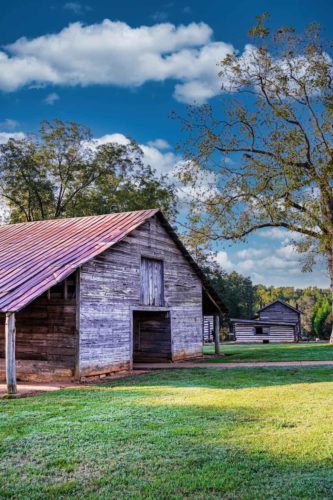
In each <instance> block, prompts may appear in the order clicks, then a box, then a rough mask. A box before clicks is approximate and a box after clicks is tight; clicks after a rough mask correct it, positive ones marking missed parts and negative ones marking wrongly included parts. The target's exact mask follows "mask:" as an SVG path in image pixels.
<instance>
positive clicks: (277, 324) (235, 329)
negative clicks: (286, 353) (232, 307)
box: [230, 299, 301, 343]
mask: <svg viewBox="0 0 333 500" xmlns="http://www.w3.org/2000/svg"><path fill="white" fill-rule="evenodd" d="M257 316H258V318H256V319H239V318H231V319H230V325H231V332H232V334H233V336H234V338H235V340H236V342H245V343H269V342H295V341H297V338H298V335H299V333H300V331H301V311H300V310H299V309H297V308H296V307H293V306H291V305H290V304H287V303H286V302H283V301H282V300H280V299H277V300H274V301H273V302H271V303H270V304H267V305H266V306H264V307H262V308H261V309H259V311H258V312H257Z"/></svg>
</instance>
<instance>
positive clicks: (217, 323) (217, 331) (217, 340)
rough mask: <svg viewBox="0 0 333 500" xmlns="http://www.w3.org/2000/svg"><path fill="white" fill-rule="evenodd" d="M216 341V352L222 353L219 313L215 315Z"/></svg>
mask: <svg viewBox="0 0 333 500" xmlns="http://www.w3.org/2000/svg"><path fill="white" fill-rule="evenodd" d="M214 341H215V354H220V317H219V315H218V314H215V315H214Z"/></svg>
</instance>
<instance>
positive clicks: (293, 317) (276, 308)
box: [257, 299, 302, 335]
mask: <svg viewBox="0 0 333 500" xmlns="http://www.w3.org/2000/svg"><path fill="white" fill-rule="evenodd" d="M257 314H258V316H259V319H260V320H262V321H285V322H287V323H293V324H294V325H295V334H296V335H298V334H299V333H300V332H301V314H302V312H301V311H300V310H299V309H298V308H297V307H293V306H291V305H290V304H287V302H284V301H283V300H281V299H277V300H274V301H273V302H270V303H269V304H267V305H266V306H264V307H262V308H261V309H259V311H258V312H257Z"/></svg>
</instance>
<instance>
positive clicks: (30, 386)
mask: <svg viewBox="0 0 333 500" xmlns="http://www.w3.org/2000/svg"><path fill="white" fill-rule="evenodd" d="M302 366H303V367H305V366H331V367H332V368H333V361H265V362H262V361H260V362H256V363H205V362H199V361H183V362H181V361H179V362H175V363H136V364H135V366H134V370H133V371H131V372H122V373H115V374H114V375H109V376H107V377H103V378H99V377H98V378H97V377H94V378H90V379H87V380H86V381H84V382H82V383H78V382H44V383H43V382H40V383H38V382H20V383H19V384H18V392H19V394H20V396H21V397H27V396H34V395H35V394H41V393H45V392H54V391H59V390H60V389H66V388H68V387H73V388H78V389H79V388H80V387H82V386H87V385H97V384H100V383H102V382H107V381H109V380H115V379H121V378H125V377H129V376H131V375H142V374H143V373H146V372H149V371H151V370H178V369H189V368H210V369H215V370H227V369H230V368H279V367H302ZM5 394H6V384H4V383H0V399H1V397H2V396H4V395H5Z"/></svg>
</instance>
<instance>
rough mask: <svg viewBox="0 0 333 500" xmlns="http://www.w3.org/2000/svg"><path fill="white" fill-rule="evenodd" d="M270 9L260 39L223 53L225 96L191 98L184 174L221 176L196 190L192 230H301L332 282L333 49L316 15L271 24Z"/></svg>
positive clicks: (208, 235)
mask: <svg viewBox="0 0 333 500" xmlns="http://www.w3.org/2000/svg"><path fill="white" fill-rule="evenodd" d="M266 22H267V15H266V14H264V15H263V16H261V17H258V18H257V23H256V26H255V27H254V28H253V29H252V30H250V35H251V37H252V39H251V43H252V44H251V46H250V47H249V48H248V50H247V51H245V53H244V54H241V53H235V52H234V53H232V54H229V55H228V56H227V57H226V58H225V59H224V60H223V61H221V63H220V66H221V71H220V77H221V88H222V98H221V101H222V106H218V105H216V106H215V105H214V107H212V106H209V105H205V106H203V107H201V108H200V107H199V108H198V107H191V108H189V112H188V116H187V117H186V118H185V119H182V123H183V128H184V130H185V132H186V137H187V139H186V141H185V143H184V144H183V151H184V156H185V158H186V159H187V160H188V161H187V162H184V167H183V171H182V172H181V173H180V178H181V179H182V180H183V181H184V182H185V183H186V184H189V185H190V186H191V187H192V188H198V187H200V188H201V190H202V189H203V188H204V186H203V185H202V179H206V178H207V172H209V175H210V178H212V177H213V175H214V176H215V178H216V183H215V184H216V186H214V188H212V187H211V186H209V188H207V190H206V193H205V196H200V197H197V198H196V199H194V200H193V210H192V212H191V217H192V218H191V232H192V234H193V233H195V232H196V233H197V234H198V235H199V237H200V240H201V244H203V242H204V240H206V241H209V240H212V241H216V240H218V239H224V240H242V239H244V238H246V236H247V235H249V234H250V233H252V232H254V231H257V230H260V229H262V228H266V227H282V228H285V229H287V230H290V231H292V232H293V234H295V233H296V234H297V235H298V238H295V241H294V245H295V246H296V248H297V249H298V250H299V251H300V252H306V253H307V254H308V257H309V258H308V259H307V261H306V263H305V269H307V270H309V269H310V268H311V264H313V262H314V259H315V257H316V255H317V254H318V253H320V254H324V255H325V257H326V258H327V263H328V270H329V273H330V277H331V288H332V289H333V247H332V241H333V153H332V152H333V126H332V102H333V97H332V96H333V85H332V74H333V62H332V61H333V58H332V53H331V52H332V48H331V46H330V45H329V44H326V45H325V44H324V43H323V42H322V40H321V35H320V30H319V28H318V26H316V25H310V26H309V27H308V29H307V30H306V31H305V33H303V34H302V35H298V34H297V33H296V32H295V30H294V29H293V28H290V27H282V28H280V29H278V30H277V31H276V32H271V30H269V29H268V27H267V25H266Z"/></svg>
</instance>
